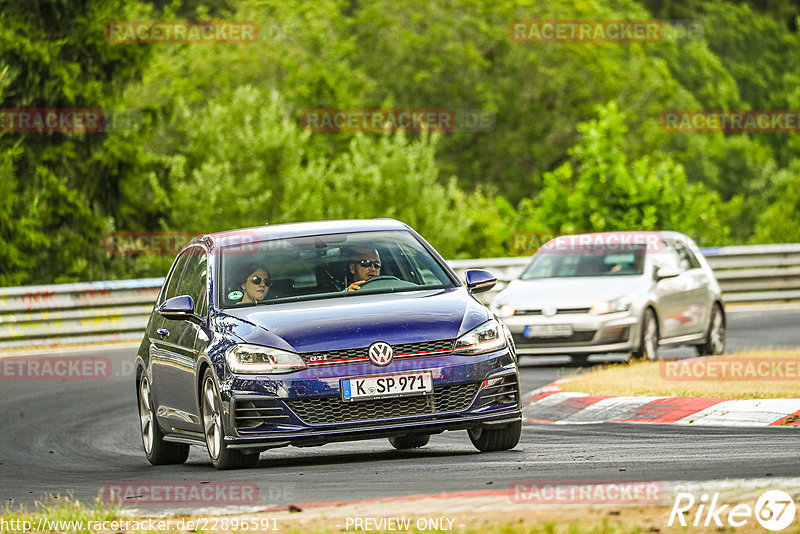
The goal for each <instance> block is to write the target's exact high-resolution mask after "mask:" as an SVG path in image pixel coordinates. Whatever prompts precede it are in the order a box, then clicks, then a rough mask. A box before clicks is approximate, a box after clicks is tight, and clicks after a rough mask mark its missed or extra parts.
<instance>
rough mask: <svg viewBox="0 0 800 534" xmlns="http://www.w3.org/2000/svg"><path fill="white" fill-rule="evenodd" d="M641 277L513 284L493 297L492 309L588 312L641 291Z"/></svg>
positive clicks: (522, 281) (550, 280)
mask: <svg viewBox="0 0 800 534" xmlns="http://www.w3.org/2000/svg"><path fill="white" fill-rule="evenodd" d="M646 283H647V282H646V279H645V277H644V276H591V277H574V278H572V277H571V278H543V279H539V280H514V281H512V282H511V283H510V284H509V285H508V286H507V287H506V288H505V289H504V290H503V291H502V292H500V293H499V294H498V295H497V297H495V299H494V302H493V303H492V304H493V305H494V306H502V305H504V304H507V305H509V306H511V307H512V308H514V309H517V310H533V309H541V308H542V307H544V306H555V307H556V308H589V307H591V306H592V305H593V304H594V303H595V302H598V301H601V300H611V299H615V298H618V297H621V296H624V295H628V294H631V293H633V292H636V291H639V290H641V289H642V288H643V287H644V286H645V285H646Z"/></svg>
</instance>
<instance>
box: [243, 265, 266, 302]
mask: <svg viewBox="0 0 800 534" xmlns="http://www.w3.org/2000/svg"><path fill="white" fill-rule="evenodd" d="M248 271H250V269H248ZM271 285H272V277H271V276H270V274H269V271H268V270H267V269H266V268H264V267H258V268H255V269H253V270H252V271H251V272H250V274H249V275H247V276H246V277H245V279H244V280H243V281H242V290H243V291H244V295H243V296H242V300H240V301H239V302H238V303H239V304H247V303H250V302H260V301H262V300H264V299H266V298H267V293H269V288H270V286H271Z"/></svg>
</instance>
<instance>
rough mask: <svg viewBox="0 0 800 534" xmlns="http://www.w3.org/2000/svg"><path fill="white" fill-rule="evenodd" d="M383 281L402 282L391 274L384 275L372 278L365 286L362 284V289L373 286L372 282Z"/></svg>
mask: <svg viewBox="0 0 800 534" xmlns="http://www.w3.org/2000/svg"><path fill="white" fill-rule="evenodd" d="M381 280H397V281H398V282H400V281H401V280H400V279H399V278H397V277H396V276H392V275H390V274H382V275H381V276H373V277H372V278H369V279H367V280H366V281H365V282H364V283H363V284H361V287H362V288H363V287H364V286H366V285H367V284H371V283H372V282H379V281H381Z"/></svg>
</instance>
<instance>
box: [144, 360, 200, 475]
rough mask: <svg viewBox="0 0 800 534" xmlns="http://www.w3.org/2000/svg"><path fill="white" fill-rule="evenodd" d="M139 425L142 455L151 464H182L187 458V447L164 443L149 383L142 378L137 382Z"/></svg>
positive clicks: (183, 444)
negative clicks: (142, 447)
mask: <svg viewBox="0 0 800 534" xmlns="http://www.w3.org/2000/svg"><path fill="white" fill-rule="evenodd" d="M139 424H140V429H141V433H142V444H143V445H144V453H145V454H146V455H147V459H148V461H149V462H150V463H151V464H153V465H169V464H182V463H183V462H185V461H186V459H187V458H188V457H189V445H187V444H185V443H171V442H169V441H164V434H163V433H162V432H161V428H159V426H158V421H156V414H155V410H154V409H153V396H152V395H151V394H150V382H149V381H148V380H147V377H144V376H143V377H142V379H141V381H140V382H139Z"/></svg>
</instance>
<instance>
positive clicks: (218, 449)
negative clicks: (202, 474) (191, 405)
mask: <svg viewBox="0 0 800 534" xmlns="http://www.w3.org/2000/svg"><path fill="white" fill-rule="evenodd" d="M201 394H202V397H203V398H202V407H203V409H202V413H203V431H204V433H205V436H206V447H207V448H208V455H209V456H210V457H211V463H212V464H214V467H216V468H217V469H240V468H243V467H254V466H255V465H256V464H257V463H258V454H244V453H243V452H241V451H237V450H236V449H230V448H228V444H227V443H225V439H224V437H225V436H224V432H223V429H222V401H221V400H220V397H219V391H218V390H217V384H216V383H215V382H214V376H213V373H212V371H211V368H208V369H206V372H205V374H204V375H203V389H202V392H201Z"/></svg>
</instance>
